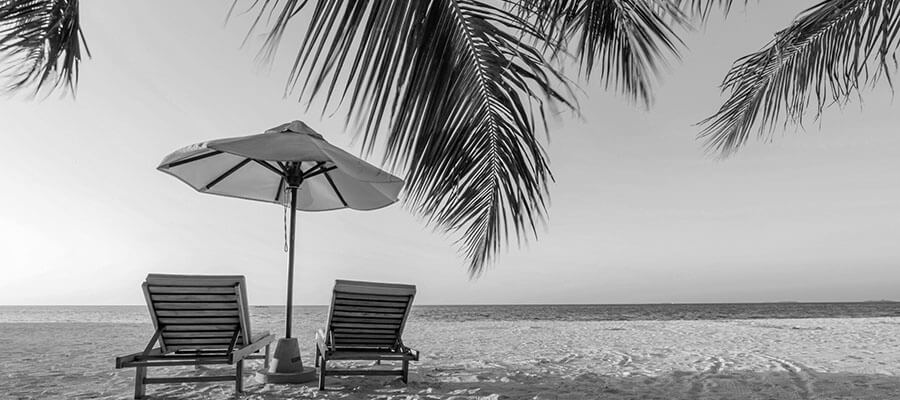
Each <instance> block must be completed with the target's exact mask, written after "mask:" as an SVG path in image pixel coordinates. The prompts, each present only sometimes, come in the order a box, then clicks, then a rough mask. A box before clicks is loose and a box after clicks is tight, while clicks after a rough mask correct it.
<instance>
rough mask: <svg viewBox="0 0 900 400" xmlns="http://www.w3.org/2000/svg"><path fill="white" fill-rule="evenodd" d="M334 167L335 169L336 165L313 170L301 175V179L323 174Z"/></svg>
mask: <svg viewBox="0 0 900 400" xmlns="http://www.w3.org/2000/svg"><path fill="white" fill-rule="evenodd" d="M323 164H324V163H323ZM334 169H337V167H336V166H332V167H328V168H321V169H318V170H315V171H313V172H311V173H310V174H309V175H303V179H307V178H312V177H314V176H316V175H321V174H325V173H327V172H328V171H331V170H334ZM307 172H309V171H307Z"/></svg>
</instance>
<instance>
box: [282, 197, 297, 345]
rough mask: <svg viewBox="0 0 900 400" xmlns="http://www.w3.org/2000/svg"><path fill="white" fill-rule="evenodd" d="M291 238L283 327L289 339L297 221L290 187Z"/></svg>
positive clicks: (295, 198)
mask: <svg viewBox="0 0 900 400" xmlns="http://www.w3.org/2000/svg"><path fill="white" fill-rule="evenodd" d="M290 189H291V238H290V242H289V243H288V246H289V249H290V250H289V253H288V287H287V322H285V327H284V337H286V338H290V337H291V314H293V304H294V231H295V230H296V225H295V224H296V220H297V187H296V186H291V188H290Z"/></svg>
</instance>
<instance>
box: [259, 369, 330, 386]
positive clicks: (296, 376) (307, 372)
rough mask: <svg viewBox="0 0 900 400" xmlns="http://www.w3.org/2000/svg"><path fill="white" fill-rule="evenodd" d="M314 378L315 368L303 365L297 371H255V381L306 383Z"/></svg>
mask: <svg viewBox="0 0 900 400" xmlns="http://www.w3.org/2000/svg"><path fill="white" fill-rule="evenodd" d="M315 380H316V369H315V368H313V367H303V369H302V370H301V371H299V372H269V371H266V372H257V373H256V381H257V382H260V383H274V384H291V383H307V382H312V381H315Z"/></svg>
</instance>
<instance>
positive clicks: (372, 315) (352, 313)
mask: <svg viewBox="0 0 900 400" xmlns="http://www.w3.org/2000/svg"><path fill="white" fill-rule="evenodd" d="M331 315H334V316H335V317H358V318H390V319H403V314H382V313H369V312H355V311H338V309H335V311H334V313H332V314H331Z"/></svg>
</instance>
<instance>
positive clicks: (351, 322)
mask: <svg viewBox="0 0 900 400" xmlns="http://www.w3.org/2000/svg"><path fill="white" fill-rule="evenodd" d="M415 295H416V287H415V286H414V285H402V284H396V283H376V282H360V281H347V280H337V281H335V283H334V295H333V296H332V299H331V308H330V310H329V312H328V325H327V326H328V332H327V338H326V342H327V343H328V344H330V345H332V346H334V347H336V348H338V349H342V348H343V349H372V350H379V349H395V348H396V346H397V345H399V344H401V341H400V337H401V335H402V333H403V326H404V325H405V324H406V317H407V316H408V315H409V309H410V307H411V305H412V301H413V298H414V297H415Z"/></svg>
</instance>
